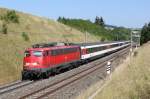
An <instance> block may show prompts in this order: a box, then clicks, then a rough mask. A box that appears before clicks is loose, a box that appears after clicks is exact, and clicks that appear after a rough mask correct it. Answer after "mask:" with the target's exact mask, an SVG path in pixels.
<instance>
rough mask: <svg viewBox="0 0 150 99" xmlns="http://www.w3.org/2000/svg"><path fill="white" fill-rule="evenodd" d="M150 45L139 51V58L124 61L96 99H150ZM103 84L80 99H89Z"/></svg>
mask: <svg viewBox="0 0 150 99" xmlns="http://www.w3.org/2000/svg"><path fill="white" fill-rule="evenodd" d="M149 48H150V44H146V45H144V46H142V47H141V48H139V49H138V50H137V52H138V54H137V57H132V58H131V62H130V58H128V59H127V60H125V61H124V63H123V64H121V65H120V66H119V67H118V68H117V69H116V70H115V71H114V73H113V74H112V75H111V78H110V79H108V80H107V81H106V82H105V83H106V84H104V85H105V87H103V88H102V90H101V91H100V92H99V93H98V94H97V95H96V96H95V97H94V99H150V63H149V62H150V50H149ZM101 87H102V86H101V82H100V83H97V84H95V85H94V86H92V87H90V88H89V89H88V90H87V91H86V92H84V93H83V94H81V95H80V96H79V97H78V99H87V98H88V97H89V96H90V95H92V94H93V93H94V92H96V90H99V89H100V88H101Z"/></svg>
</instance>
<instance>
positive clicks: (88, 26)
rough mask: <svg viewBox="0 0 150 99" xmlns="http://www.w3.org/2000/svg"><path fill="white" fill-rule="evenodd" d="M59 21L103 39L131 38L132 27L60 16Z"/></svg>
mask: <svg viewBox="0 0 150 99" xmlns="http://www.w3.org/2000/svg"><path fill="white" fill-rule="evenodd" d="M58 21H59V22H60V23H63V24H65V25H68V26H70V27H73V28H76V29H78V30H80V31H81V32H89V33H90V34H94V35H96V36H98V37H99V38H100V39H101V41H104V40H105V41H116V40H129V38H130V29H128V28H124V27H117V26H112V25H105V26H100V25H98V24H95V23H94V22H92V21H90V20H84V19H71V18H64V17H59V18H58Z"/></svg>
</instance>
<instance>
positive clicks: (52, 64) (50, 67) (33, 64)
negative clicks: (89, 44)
mask: <svg viewBox="0 0 150 99" xmlns="http://www.w3.org/2000/svg"><path fill="white" fill-rule="evenodd" d="M80 57H81V55H80V47H79V46H76V45H72V46H71V45H64V46H51V47H41V46H38V47H35V48H29V49H27V50H26V51H25V57H24V63H23V65H24V66H23V72H22V77H23V79H24V78H28V77H31V78H34V77H42V78H43V77H48V76H49V75H50V74H51V73H52V72H57V71H59V70H60V69H62V68H66V67H67V66H68V65H69V64H73V63H76V62H77V61H79V60H80Z"/></svg>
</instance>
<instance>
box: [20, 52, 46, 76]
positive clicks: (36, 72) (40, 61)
mask: <svg viewBox="0 0 150 99" xmlns="http://www.w3.org/2000/svg"><path fill="white" fill-rule="evenodd" d="M46 52H47V51H44V50H35V49H34V50H26V51H25V52H24V61H23V72H22V75H23V77H24V78H34V77H35V76H41V75H43V73H44V72H45V71H46V69H45V68H46V66H47V65H46V64H47V63H46V62H45V61H48V60H47V54H46ZM26 75H27V76H29V77H26Z"/></svg>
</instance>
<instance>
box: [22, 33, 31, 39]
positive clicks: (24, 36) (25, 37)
mask: <svg viewBox="0 0 150 99" xmlns="http://www.w3.org/2000/svg"><path fill="white" fill-rule="evenodd" d="M22 37H23V39H24V40H25V41H29V40H30V38H29V36H28V34H27V33H26V32H22Z"/></svg>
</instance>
